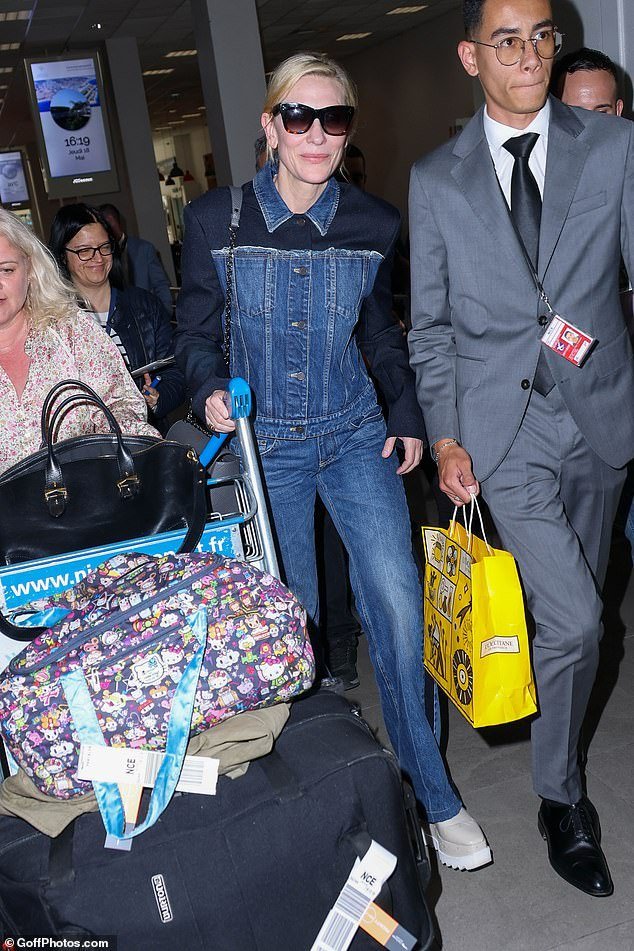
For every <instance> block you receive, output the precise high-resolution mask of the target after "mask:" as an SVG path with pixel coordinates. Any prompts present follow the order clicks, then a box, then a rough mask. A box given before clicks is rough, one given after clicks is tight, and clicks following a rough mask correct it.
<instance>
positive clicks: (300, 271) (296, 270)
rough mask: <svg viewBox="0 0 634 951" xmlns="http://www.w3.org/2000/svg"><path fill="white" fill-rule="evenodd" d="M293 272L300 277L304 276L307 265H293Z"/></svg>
mask: <svg viewBox="0 0 634 951" xmlns="http://www.w3.org/2000/svg"><path fill="white" fill-rule="evenodd" d="M293 273H294V274H299V276H300V277H306V275H307V274H308V268H307V267H294V268H293Z"/></svg>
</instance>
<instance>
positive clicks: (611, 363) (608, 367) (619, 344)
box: [588, 328, 633, 377]
mask: <svg viewBox="0 0 634 951" xmlns="http://www.w3.org/2000/svg"><path fill="white" fill-rule="evenodd" d="M632 359H633V358H632V348H631V346H630V341H629V334H628V331H627V328H626V329H624V330H622V331H621V333H620V334H618V336H616V337H615V338H614V339H613V340H610V342H609V343H606V344H604V345H603V346H601V344H598V345H597V349H596V350H595V351H594V353H591V354H590V356H589V357H588V367H593V369H594V372H595V373H596V375H597V376H598V377H606V376H610V375H611V374H612V373H616V372H617V371H619V370H622V369H623V367H624V366H626V365H627V364H628V363H629V364H631V363H632Z"/></svg>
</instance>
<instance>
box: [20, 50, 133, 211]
mask: <svg viewBox="0 0 634 951" xmlns="http://www.w3.org/2000/svg"><path fill="white" fill-rule="evenodd" d="M27 70H28V72H29V85H30V87H31V90H32V94H33V97H34V106H35V108H36V110H37V112H36V114H37V118H38V120H39V126H40V128H39V130H38V131H39V132H40V137H41V140H42V141H43V145H44V151H45V157H46V166H47V169H46V172H47V175H46V178H47V182H46V185H47V191H48V193H49V196H51V197H66V196H71V195H81V194H90V193H91V192H93V193H96V192H100V191H101V192H104V191H107V190H116V189H117V188H118V183H117V178H116V172H115V170H114V163H113V161H112V157H111V149H110V136H109V131H108V124H107V118H106V116H105V112H104V104H103V86H102V84H101V77H100V75H99V72H98V65H97V59H96V57H95V56H82V57H81V58H80V57H77V58H72V59H71V58H63V59H55V60H48V61H43V60H36V61H33V60H30V61H29V63H28V65H27ZM113 182H114V185H113Z"/></svg>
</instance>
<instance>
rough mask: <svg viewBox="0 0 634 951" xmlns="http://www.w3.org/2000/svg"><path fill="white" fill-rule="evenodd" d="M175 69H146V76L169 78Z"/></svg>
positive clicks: (144, 71) (144, 72) (144, 73)
mask: <svg viewBox="0 0 634 951" xmlns="http://www.w3.org/2000/svg"><path fill="white" fill-rule="evenodd" d="M173 72H174V70H173V69H144V70H143V75H144V76H167V74H168V73H173Z"/></svg>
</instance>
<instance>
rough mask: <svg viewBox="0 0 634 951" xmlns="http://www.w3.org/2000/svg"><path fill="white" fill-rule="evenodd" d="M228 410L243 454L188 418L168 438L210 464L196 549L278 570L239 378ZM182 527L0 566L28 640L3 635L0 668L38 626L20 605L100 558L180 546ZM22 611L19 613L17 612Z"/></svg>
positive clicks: (2, 587) (3, 601) (4, 596)
mask: <svg viewBox="0 0 634 951" xmlns="http://www.w3.org/2000/svg"><path fill="white" fill-rule="evenodd" d="M228 393H229V401H230V407H229V408H230V413H231V416H232V418H234V419H235V422H236V438H237V440H238V445H239V451H240V458H239V459H238V457H237V456H236V455H234V454H233V453H231V452H223V453H221V450H222V448H223V445H224V443H225V442H226V439H227V437H226V436H225V435H215V436H212V437H211V438H209V436H208V435H206V434H204V433H203V432H202V430H201V431H200V433H198V431H197V430H195V429H194V428H193V427H192V426H191V425H189V424H183V423H175V424H174V426H172V428H171V430H170V432H169V433H168V438H173V439H174V440H175V441H177V442H182V443H185V444H186V445H191V444H192V442H194V448H195V449H196V451H197V452H198V454H199V458H200V461H201V464H202V465H203V466H204V467H205V468H207V469H208V472H209V477H208V479H207V494H208V516H207V522H206V524H205V528H204V530H203V534H202V536H201V539H200V541H199V543H198V545H197V546H196V551H211V552H214V553H215V554H218V555H221V556H222V557H225V558H234V559H237V560H240V561H248V562H250V563H252V564H253V565H255V566H256V567H257V568H260V569H262V570H263V571H267V572H269V574H272V575H275V577H277V578H279V577H280V570H279V565H278V561H277V555H276V553H275V545H274V542H273V534H272V531H271V523H270V520H269V515H268V507H267V503H266V497H265V494H264V487H263V483H262V478H261V475H260V467H259V459H258V454H257V448H256V444H255V440H254V438H253V430H252V427H251V422H250V419H249V415H250V413H251V390H250V388H249V386H248V384H247V383H246V382H245V381H244V380H242V379H240V378H235V379H233V380H231V381H230V383H229V386H228ZM184 535H185V532H184V531H181V530H177V531H172V532H164V533H161V534H157V535H148V536H145V537H143V538H136V539H128V540H127V541H124V542H117V543H115V544H113V545H107V546H100V547H96V548H86V549H82V550H81V551H74V552H69V553H66V554H63V555H56V556H54V557H52V558H40V559H38V560H36V561H30V562H26V563H20V564H15V565H7V566H6V567H3V568H0V609H1V610H2V611H3V613H5V614H9V615H13V617H12V620H13V623H14V624H18V625H19V626H23V627H24V628H25V631H24V639H23V640H22V639H20V640H18V639H17V638H12V637H8V636H6V635H5V634H0V671H1V670H4V668H5V667H6V666H7V664H8V663H9V661H10V660H11V658H12V657H14V656H15V655H16V654H17V653H18V652H19V651H20V650H21V649H22V647H23V646H24V642H25V641H28V640H29V639H30V638H29V632H28V628H29V626H33V625H37V623H38V619H37V616H32V615H29V614H27V613H26V612H25V614H24V615H23V616H21V615H20V613H19V611H18V609H19V608H21V607H24V606H25V605H27V604H29V603H30V602H33V601H38V600H41V599H45V598H46V597H48V596H50V595H53V594H56V593H57V592H60V591H63V590H64V589H66V588H69V587H71V586H72V585H74V584H77V583H78V582H79V581H81V579H82V578H84V577H85V576H86V575H87V574H88V572H89V571H90V570H91V569H92V568H95V567H96V566H97V565H98V564H100V563H101V562H102V561H105V560H106V559H107V558H111V557H113V556H114V555H117V554H120V553H122V552H126V551H139V552H145V553H147V554H150V555H163V554H168V553H169V552H174V551H177V550H178V548H179V546H180V544H181V542H182V540H183V538H184ZM16 612H17V613H16Z"/></svg>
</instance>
